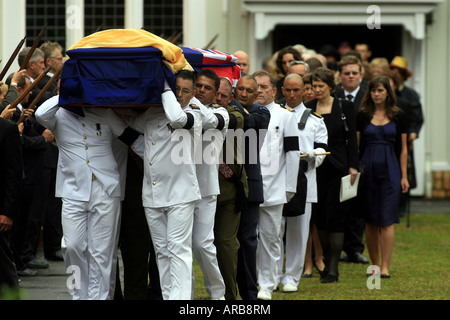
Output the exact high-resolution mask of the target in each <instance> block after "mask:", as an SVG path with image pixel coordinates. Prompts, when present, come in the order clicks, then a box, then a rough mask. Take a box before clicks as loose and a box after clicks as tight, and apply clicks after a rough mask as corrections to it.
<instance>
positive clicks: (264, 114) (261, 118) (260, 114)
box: [231, 99, 270, 203]
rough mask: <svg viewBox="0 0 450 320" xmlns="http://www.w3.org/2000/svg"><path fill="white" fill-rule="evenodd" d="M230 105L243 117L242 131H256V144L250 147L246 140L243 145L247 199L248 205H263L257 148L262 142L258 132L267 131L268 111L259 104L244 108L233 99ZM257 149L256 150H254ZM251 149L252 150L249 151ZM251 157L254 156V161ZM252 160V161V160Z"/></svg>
mask: <svg viewBox="0 0 450 320" xmlns="http://www.w3.org/2000/svg"><path fill="white" fill-rule="evenodd" d="M231 104H232V105H235V106H237V107H238V109H239V110H241V112H242V114H243V115H244V131H247V130H249V129H252V130H256V134H257V138H258V142H257V144H256V146H255V145H254V144H252V145H250V143H249V140H248V139H246V143H245V164H244V168H245V173H246V174H247V181H248V198H247V202H249V203H263V202H264V192H263V182H262V176H261V164H260V161H259V147H260V146H262V143H263V141H260V138H261V137H260V135H259V132H260V130H264V129H267V128H268V127H269V121H270V111H269V110H268V109H267V108H266V107H263V106H261V105H259V104H253V105H251V106H247V107H245V110H247V112H246V111H245V110H244V107H243V106H242V105H241V104H240V103H239V102H237V101H236V100H235V99H234V100H233V101H232V102H231ZM255 147H257V149H255ZM250 148H252V149H250ZM251 156H256V163H255V159H254V158H253V157H251ZM252 158H253V159H252Z"/></svg>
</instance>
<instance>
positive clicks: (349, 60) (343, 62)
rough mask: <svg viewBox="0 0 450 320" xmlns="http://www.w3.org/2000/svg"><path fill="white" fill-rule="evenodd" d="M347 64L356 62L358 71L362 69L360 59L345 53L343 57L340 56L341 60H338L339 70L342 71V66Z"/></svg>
mask: <svg viewBox="0 0 450 320" xmlns="http://www.w3.org/2000/svg"><path fill="white" fill-rule="evenodd" d="M349 64H357V65H358V66H359V71H362V70H363V65H362V62H361V59H360V58H358V57H357V56H355V55H352V54H348V55H345V56H344V57H342V59H341V61H339V62H338V70H339V72H342V68H343V67H344V66H347V65H349Z"/></svg>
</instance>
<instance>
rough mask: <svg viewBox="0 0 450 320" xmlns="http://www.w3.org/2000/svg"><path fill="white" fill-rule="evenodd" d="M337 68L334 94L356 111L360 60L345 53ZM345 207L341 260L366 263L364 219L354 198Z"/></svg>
mask: <svg viewBox="0 0 450 320" xmlns="http://www.w3.org/2000/svg"><path fill="white" fill-rule="evenodd" d="M338 70H339V79H340V80H341V83H340V84H339V85H337V86H336V91H335V95H334V96H335V97H336V98H340V99H343V100H348V101H350V102H352V103H353V105H354V107H355V113H357V112H358V111H359V108H360V106H361V102H362V100H363V98H364V96H365V94H366V91H367V81H366V80H364V79H363V65H362V62H361V60H360V59H359V58H358V57H356V56H353V55H346V56H344V57H343V58H342V59H341V60H340V61H339V63H338ZM346 207H347V219H346V222H345V232H344V233H345V238H344V255H343V257H342V260H344V261H349V262H356V263H364V264H367V263H369V260H368V259H367V258H366V257H364V256H363V255H362V252H363V251H364V244H363V236H364V219H363V217H361V215H360V213H359V209H358V206H357V201H356V199H351V200H348V201H347V203H346Z"/></svg>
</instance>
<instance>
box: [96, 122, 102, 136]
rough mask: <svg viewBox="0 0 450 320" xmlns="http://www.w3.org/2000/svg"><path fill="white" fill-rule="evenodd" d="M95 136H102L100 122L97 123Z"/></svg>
mask: <svg viewBox="0 0 450 320" xmlns="http://www.w3.org/2000/svg"><path fill="white" fill-rule="evenodd" d="M97 136H99V137H101V136H102V127H101V125H100V123H97Z"/></svg>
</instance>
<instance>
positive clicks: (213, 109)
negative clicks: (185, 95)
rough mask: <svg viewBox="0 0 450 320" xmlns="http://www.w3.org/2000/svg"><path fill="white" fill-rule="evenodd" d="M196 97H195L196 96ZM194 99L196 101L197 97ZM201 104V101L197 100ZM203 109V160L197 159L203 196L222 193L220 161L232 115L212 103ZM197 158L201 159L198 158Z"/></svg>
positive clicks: (198, 175) (202, 107) (198, 176)
mask: <svg viewBox="0 0 450 320" xmlns="http://www.w3.org/2000/svg"><path fill="white" fill-rule="evenodd" d="M194 99H195V98H194ZM194 99H192V101H195V100H197V99H195V100H194ZM195 103H198V104H199V106H201V102H200V101H198V100H197V101H196V102H195ZM201 109H202V111H203V139H202V140H203V141H202V146H203V147H202V155H203V156H202V158H201V162H199V161H196V170H197V178H198V182H199V185H200V192H201V195H202V198H204V197H207V196H212V195H218V194H219V193H220V187H219V163H220V162H219V161H220V156H221V151H222V147H223V141H224V139H225V135H226V133H227V130H228V124H229V122H230V116H229V115H228V111H227V109H225V108H224V107H222V106H220V105H218V104H216V103H212V104H209V105H207V106H201ZM197 160H200V159H198V158H197Z"/></svg>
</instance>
